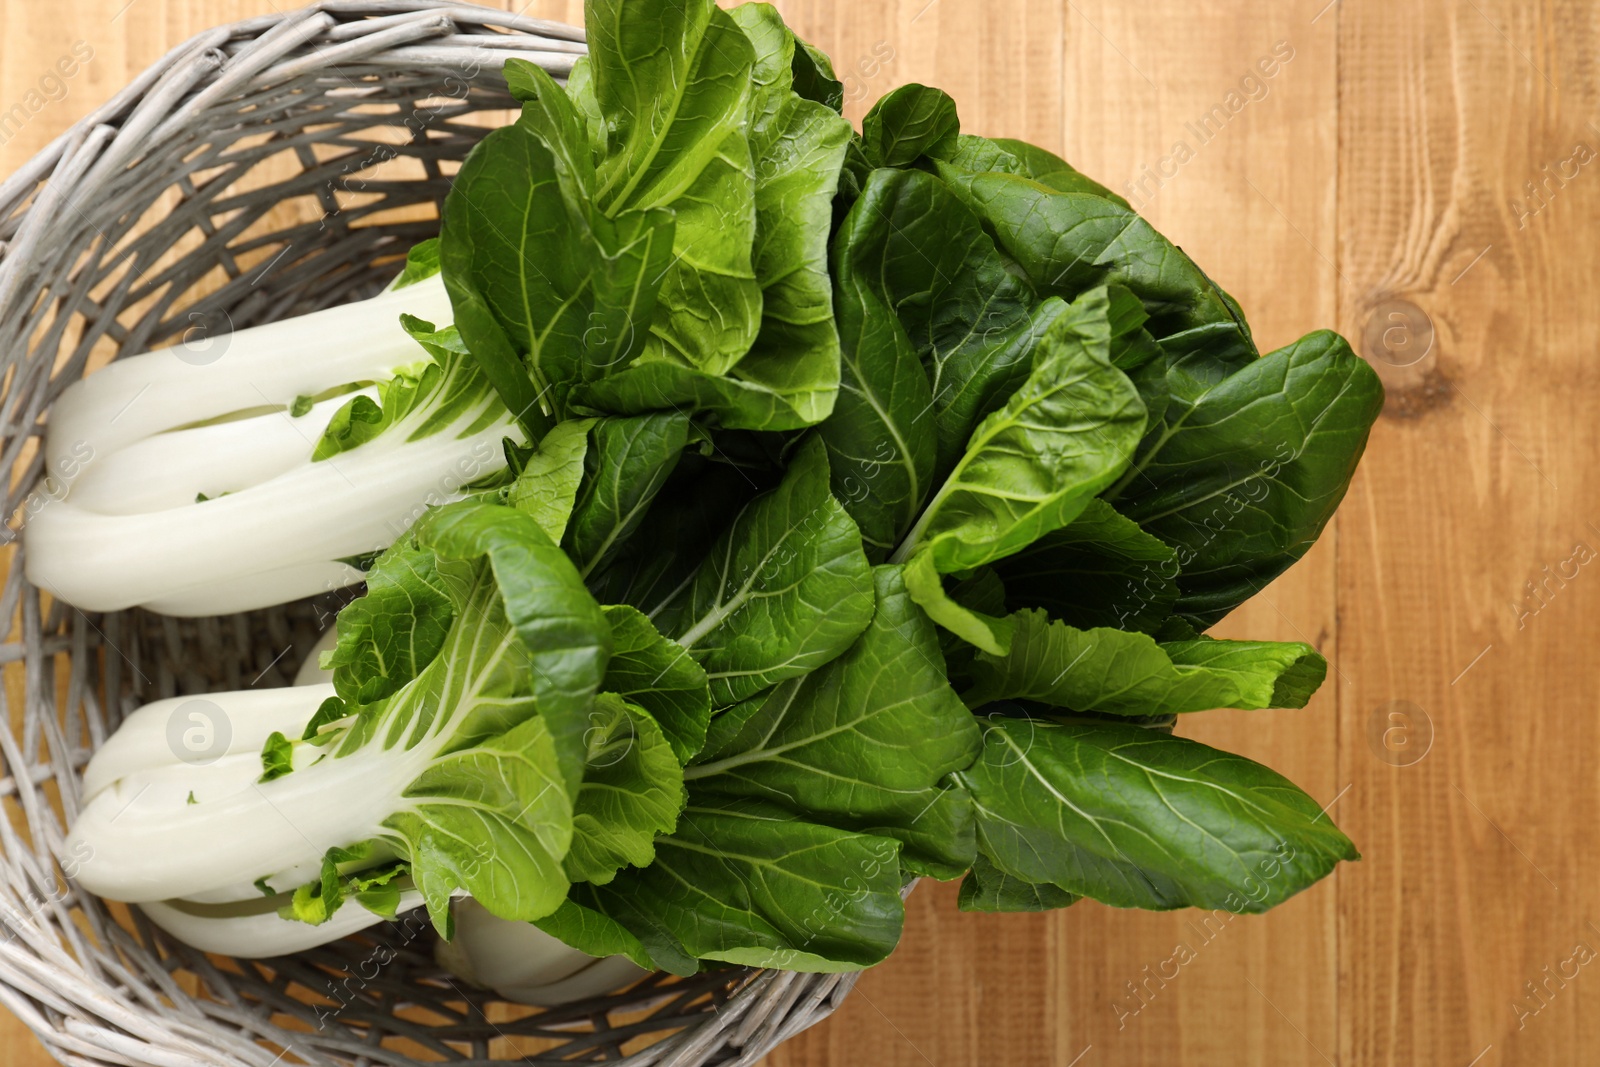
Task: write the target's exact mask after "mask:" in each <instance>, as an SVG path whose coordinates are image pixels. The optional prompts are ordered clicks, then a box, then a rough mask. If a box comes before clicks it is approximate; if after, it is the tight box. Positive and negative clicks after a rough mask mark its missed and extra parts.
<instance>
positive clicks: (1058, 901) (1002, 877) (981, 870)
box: [956, 852, 1078, 912]
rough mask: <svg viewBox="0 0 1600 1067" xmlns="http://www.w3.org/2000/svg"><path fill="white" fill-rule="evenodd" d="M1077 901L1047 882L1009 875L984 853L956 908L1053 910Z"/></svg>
mask: <svg viewBox="0 0 1600 1067" xmlns="http://www.w3.org/2000/svg"><path fill="white" fill-rule="evenodd" d="M1077 902H1078V898H1077V897H1076V896H1074V895H1073V894H1071V893H1069V892H1067V891H1066V890H1065V889H1062V888H1061V887H1060V886H1054V885H1051V884H1050V883H1048V882H1027V881H1023V880H1022V879H1021V878H1017V877H1015V876H1013V875H1009V874H1007V873H1006V872H1005V871H1002V870H1001V869H1000V868H998V867H996V866H995V865H994V864H992V863H990V862H989V858H988V857H987V856H985V855H984V854H983V853H981V852H980V853H978V857H977V859H976V860H975V861H974V862H973V864H972V873H971V874H969V875H967V876H966V877H965V878H963V879H962V880H961V892H960V894H959V895H958V896H957V897H956V907H958V908H960V909H961V910H962V911H980V912H982V911H990V912H993V911H999V912H1015V911H1052V910H1054V909H1056V908H1065V907H1067V906H1068V905H1071V904H1076V903H1077Z"/></svg>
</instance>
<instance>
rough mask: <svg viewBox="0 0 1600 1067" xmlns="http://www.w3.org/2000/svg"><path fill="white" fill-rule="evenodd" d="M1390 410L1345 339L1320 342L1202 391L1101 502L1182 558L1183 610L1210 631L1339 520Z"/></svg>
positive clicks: (1314, 337) (1324, 336)
mask: <svg viewBox="0 0 1600 1067" xmlns="http://www.w3.org/2000/svg"><path fill="white" fill-rule="evenodd" d="M1382 407H1383V386H1382V384H1381V383H1380V382H1379V380H1378V376H1377V374H1376V373H1375V372H1374V371H1373V370H1372V368H1371V367H1370V366H1368V365H1367V363H1366V362H1365V361H1364V360H1362V359H1360V358H1359V357H1358V356H1356V355H1355V354H1354V353H1353V352H1351V351H1350V347H1349V345H1347V344H1346V343H1345V342H1344V340H1343V339H1342V338H1340V337H1339V336H1338V335H1337V334H1333V333H1328V332H1326V331H1323V332H1319V333H1314V334H1311V335H1309V336H1308V337H1305V338H1303V339H1302V340H1300V341H1297V342H1296V343H1294V344H1292V345H1290V346H1289V347H1287V348H1283V349H1279V350H1278V351H1276V352H1274V353H1272V354H1271V355H1268V356H1264V357H1263V358H1261V359H1260V360H1257V361H1255V362H1254V363H1251V364H1250V365H1249V366H1247V367H1245V368H1244V369H1242V370H1240V371H1238V372H1236V373H1234V374H1232V375H1230V376H1229V377H1227V378H1225V379H1223V380H1222V381H1220V382H1218V383H1217V384H1215V385H1214V386H1212V387H1211V388H1210V389H1208V390H1206V391H1205V392H1203V393H1201V394H1199V396H1198V398H1197V399H1196V400H1195V401H1194V402H1193V403H1192V404H1190V403H1181V404H1180V403H1179V401H1178V399H1177V398H1176V397H1175V398H1174V401H1173V404H1172V405H1171V407H1170V408H1169V409H1168V412H1167V422H1166V425H1164V426H1162V427H1160V428H1159V433H1157V434H1155V435H1154V436H1153V437H1152V438H1150V439H1148V440H1146V441H1145V442H1144V443H1143V444H1142V445H1141V446H1140V453H1139V457H1138V459H1137V460H1136V461H1135V463H1134V464H1133V466H1131V467H1130V468H1129V470H1128V472H1127V474H1125V475H1124V476H1123V477H1122V480H1121V481H1120V482H1119V483H1118V484H1117V485H1116V486H1114V487H1113V488H1112V489H1111V490H1110V491H1109V492H1108V493H1107V494H1106V495H1107V498H1108V499H1110V500H1112V502H1113V503H1114V504H1115V505H1116V507H1117V510H1118V511H1120V512H1122V513H1123V514H1124V515H1126V516H1128V517H1129V518H1131V519H1133V520H1135V521H1137V522H1138V523H1139V525H1140V526H1142V527H1144V528H1145V529H1146V530H1147V531H1149V532H1150V533H1151V534H1154V535H1155V536H1157V537H1159V538H1161V540H1163V541H1165V542H1166V543H1167V544H1169V545H1172V546H1173V547H1174V548H1175V549H1176V550H1177V557H1178V566H1179V568H1180V571H1181V574H1180V577H1179V579H1178V586H1179V589H1180V590H1181V595H1180V597H1179V599H1178V603H1177V608H1176V610H1177V611H1178V612H1179V613H1180V614H1182V615H1184V616H1186V617H1188V618H1190V619H1191V620H1193V621H1194V622H1195V623H1196V624H1197V625H1199V626H1201V627H1204V626H1209V625H1211V624H1212V623H1214V622H1216V621H1217V620H1218V619H1220V618H1222V616H1224V615H1226V614H1227V613H1228V612H1229V611H1231V610H1232V609H1233V608H1234V607H1236V606H1237V605H1239V604H1240V603H1243V602H1244V601H1245V600H1246V599H1248V598H1249V597H1250V596H1252V595H1254V594H1255V593H1256V592H1258V591H1259V590H1260V589H1262V588H1263V587H1264V586H1265V585H1266V584H1267V583H1268V582H1270V581H1272V579H1274V578H1276V577H1277V576H1278V575H1279V574H1281V573H1283V571H1284V570H1285V569H1287V568H1288V567H1289V565H1290V564H1292V563H1293V562H1294V561H1295V560H1297V559H1299V558H1300V557H1301V556H1302V555H1304V554H1305V552H1306V550H1307V549H1308V548H1310V547H1311V544H1312V542H1314V541H1315V540H1316V539H1317V537H1318V535H1320V534H1321V533H1322V528H1323V527H1324V526H1325V525H1326V524H1327V522H1328V520H1329V519H1330V518H1332V517H1333V513H1334V510H1335V509H1336V508H1337V507H1338V506H1339V501H1340V500H1342V499H1343V498H1344V493H1345V489H1346V488H1348V486H1349V484H1350V478H1351V476H1352V475H1353V474H1354V473H1355V467H1356V461H1357V460H1358V459H1359V458H1360V456H1361V452H1362V450H1363V449H1364V448H1365V447H1366V443H1367V433H1368V431H1369V430H1370V429H1371V427H1372V424H1373V422H1374V421H1375V420H1376V419H1377V417H1378V414H1379V412H1380V411H1381V410H1382Z"/></svg>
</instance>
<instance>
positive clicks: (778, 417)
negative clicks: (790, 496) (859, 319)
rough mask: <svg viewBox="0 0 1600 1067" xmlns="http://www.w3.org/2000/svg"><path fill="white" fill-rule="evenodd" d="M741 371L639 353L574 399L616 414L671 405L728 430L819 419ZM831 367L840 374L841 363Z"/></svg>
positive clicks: (798, 425) (809, 391) (810, 391)
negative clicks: (717, 370) (722, 371)
mask: <svg viewBox="0 0 1600 1067" xmlns="http://www.w3.org/2000/svg"><path fill="white" fill-rule="evenodd" d="M740 373H741V370H740V368H739V367H735V368H734V369H733V370H732V371H731V372H730V373H729V374H728V375H726V376H718V375H715V374H709V373H707V372H705V371H700V370H695V369H694V368H692V367H683V366H679V365H678V364H676V363H667V362H663V361H659V360H642V359H641V360H637V361H635V362H634V363H633V364H632V365H631V366H629V367H627V368H626V369H624V370H622V371H619V372H618V373H616V374H613V375H611V376H610V377H608V378H602V379H601V380H600V381H596V382H590V383H588V384H587V385H585V386H583V387H582V388H581V389H579V390H577V391H576V393H575V395H574V398H573V399H574V402H575V403H576V404H577V405H579V406H580V407H581V408H582V409H583V410H586V411H593V412H605V413H609V414H615V415H644V414H650V413H651V412H660V411H672V412H675V413H679V414H687V415H696V416H702V417H704V419H705V420H706V421H707V422H710V423H713V424H715V425H718V426H721V427H722V428H724V429H728V430H800V429H804V428H805V427H807V426H810V425H811V424H812V423H813V422H814V421H816V420H815V419H813V418H812V417H811V415H810V414H808V413H806V412H802V411H800V410H798V409H797V408H796V407H795V405H794V403H791V397H790V396H787V395H785V394H784V393H781V392H778V391H776V390H774V389H772V388H769V387H768V386H766V385H761V384H757V383H754V382H747V381H741V380H740V377H739V375H740ZM832 373H833V374H834V375H837V373H838V368H837V366H835V367H834V368H833V369H832ZM830 388H831V387H830ZM815 393H816V390H815V389H814V388H812V386H810V385H805V386H803V387H802V388H801V389H800V390H799V393H798V394H797V395H799V394H803V395H805V396H810V395H814V394H815Z"/></svg>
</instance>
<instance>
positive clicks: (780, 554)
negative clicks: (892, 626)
mask: <svg viewBox="0 0 1600 1067" xmlns="http://www.w3.org/2000/svg"><path fill="white" fill-rule="evenodd" d="M872 606H873V586H872V570H871V567H870V565H869V564H868V563H867V557H866V555H865V554H864V553H863V552H862V549H861V534H860V532H859V531H857V529H856V526H855V523H853V522H851V521H850V516H849V515H847V514H845V511H844V509H843V508H842V507H841V506H840V505H839V503H838V501H836V500H834V499H833V497H832V495H831V494H830V493H829V491H828V460H827V454H826V452H825V451H824V449H823V446H822V443H821V442H820V441H816V440H808V441H807V442H806V443H805V444H804V445H802V446H801V447H800V449H799V451H798V452H797V453H796V455H795V458H794V462H793V464H792V465H791V466H790V468H789V471H788V473H787V475H786V476H785V477H784V480H783V484H782V485H780V486H779V487H778V488H777V489H775V490H774V491H772V492H771V493H767V494H765V495H764V496H761V497H759V498H757V499H756V500H755V501H753V502H752V503H751V504H749V505H748V506H747V507H745V508H744V509H743V510H742V511H741V512H740V513H739V517H738V518H737V519H735V520H734V522H733V525H732V526H731V527H730V528H729V529H728V531H727V532H726V533H724V534H723V535H722V536H721V537H719V538H718V539H717V540H716V541H715V542H714V543H713V544H712V545H711V546H710V551H709V552H708V553H707V555H706V557H705V560H704V562H703V563H701V565H700V566H699V567H698V568H697V569H696V570H695V572H694V575H693V577H692V578H690V579H689V581H688V582H687V584H686V585H685V586H684V587H683V589H682V592H680V593H679V594H678V595H676V596H674V597H673V598H672V599H671V600H670V601H669V602H668V603H667V604H666V605H665V606H664V607H662V608H661V609H660V610H659V611H657V612H655V613H653V615H652V618H653V621H654V622H655V624H656V626H657V627H658V628H659V629H660V630H661V632H662V633H665V634H668V635H670V636H672V637H675V638H676V639H677V641H678V643H679V644H681V645H683V647H685V648H687V649H689V651H690V652H691V653H692V654H693V655H694V657H695V659H697V660H698V661H699V662H700V665H701V666H702V667H704V668H705V670H706V675H707V677H708V678H709V679H710V682H711V698H712V703H713V705H714V706H717V707H723V706H726V705H729V704H733V703H737V702H738V701H740V700H743V699H745V698H746V697H748V696H751V695H752V694H754V693H757V692H759V691H760V690H762V689H765V688H766V687H767V686H769V685H772V684H774V683H776V682H780V681H782V680H784V679H785V678H793V677H795V676H796V675H801V674H805V673H806V672H808V671H810V670H812V669H814V668H816V667H819V666H821V665H822V664H824V663H826V662H828V661H829V660H830V659H832V658H833V657H834V656H836V655H838V654H839V653H840V652H842V651H843V650H844V649H845V648H846V647H848V646H849V644H850V643H851V642H852V641H853V640H855V637H856V635H857V634H859V633H860V632H861V631H862V630H863V629H864V628H865V627H866V625H867V623H868V622H869V621H870V620H871V618H872Z"/></svg>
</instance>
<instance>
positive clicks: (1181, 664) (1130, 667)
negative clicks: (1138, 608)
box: [962, 610, 1328, 716]
mask: <svg viewBox="0 0 1600 1067" xmlns="http://www.w3.org/2000/svg"><path fill="white" fill-rule="evenodd" d="M1012 618H1013V619H1014V620H1015V621H1016V630H1015V636H1014V637H1013V639H1012V642H1011V649H1010V652H1009V653H1008V654H1007V655H1005V656H993V655H989V654H987V653H983V654H980V655H978V656H977V658H976V659H975V660H974V661H973V663H972V666H971V671H972V676H973V679H974V682H975V685H974V686H973V688H972V690H970V691H969V692H967V693H964V694H963V695H962V696H963V699H965V700H966V702H967V704H968V706H970V707H980V706H982V705H984V704H988V703H990V702H992V701H996V700H1031V701H1037V702H1039V703H1042V704H1050V705H1053V706H1055V707H1058V708H1068V709H1071V710H1073V711H1095V712H1100V713H1102V714H1107V715H1139V716H1146V715H1181V714H1184V713H1185V712H1191V711H1207V710H1210V709H1212V708H1246V709H1257V708H1303V707H1305V706H1306V702H1307V701H1308V700H1310V699H1311V694H1312V693H1314V692H1316V690H1317V687H1318V686H1319V685H1321V684H1322V679H1323V676H1324V675H1325V674H1326V673H1327V670H1328V663H1327V661H1326V660H1324V659H1323V658H1322V656H1321V655H1320V654H1318V652H1317V651H1316V649H1314V648H1312V647H1311V646H1310V645H1304V644H1298V643H1285V642H1277V641H1212V640H1209V639H1204V638H1202V639H1198V640H1194V641H1179V642H1171V643H1166V644H1157V643H1156V641H1155V640H1154V639H1153V638H1151V637H1150V636H1149V635H1148V634H1141V633H1127V632H1126V631H1123V630H1114V629H1109V628H1104V627H1101V628H1096V629H1093V630H1079V629H1075V628H1073V627H1071V626H1068V625H1067V624H1066V623H1063V622H1052V621H1051V620H1050V617H1049V616H1048V615H1046V614H1045V613H1044V612H1042V611H1033V610H1029V611H1019V612H1017V613H1016V614H1015V615H1013V616H1012Z"/></svg>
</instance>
